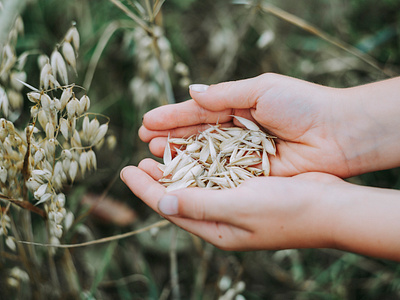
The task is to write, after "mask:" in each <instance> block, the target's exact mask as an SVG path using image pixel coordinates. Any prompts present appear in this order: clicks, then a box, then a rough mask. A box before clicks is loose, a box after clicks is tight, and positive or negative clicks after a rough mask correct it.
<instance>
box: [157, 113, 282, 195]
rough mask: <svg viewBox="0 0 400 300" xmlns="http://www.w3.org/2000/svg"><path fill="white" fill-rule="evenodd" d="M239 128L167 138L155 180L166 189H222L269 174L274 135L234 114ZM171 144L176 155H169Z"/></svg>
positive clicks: (215, 127)
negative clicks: (192, 187)
mask: <svg viewBox="0 0 400 300" xmlns="http://www.w3.org/2000/svg"><path fill="white" fill-rule="evenodd" d="M234 117H235V118H236V119H237V120H238V121H239V122H240V123H241V124H243V125H244V126H245V128H242V127H228V128H222V127H221V126H220V125H209V126H210V128H208V129H206V130H205V131H202V132H200V133H198V134H196V135H192V136H190V137H188V138H170V137H168V142H167V146H166V148H165V151H164V164H160V165H159V168H160V170H161V171H162V172H163V177H162V178H161V179H160V180H159V181H160V182H161V183H162V184H163V185H164V186H166V187H167V191H172V190H177V189H181V188H185V187H191V186H197V187H202V188H212V189H225V188H234V187H237V186H239V185H240V184H241V183H242V182H243V181H245V180H246V179H248V178H252V177H257V176H269V174H270V162H269V157H268V156H269V155H275V154H276V147H275V141H274V139H275V137H273V136H270V135H268V134H266V133H265V132H263V131H262V130H261V129H260V128H259V127H258V126H257V125H256V124H255V123H253V122H251V121H250V120H247V119H245V118H241V117H237V116H234ZM171 144H172V145H175V150H176V156H175V157H174V158H172V155H171Z"/></svg>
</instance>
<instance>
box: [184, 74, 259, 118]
mask: <svg viewBox="0 0 400 300" xmlns="http://www.w3.org/2000/svg"><path fill="white" fill-rule="evenodd" d="M265 75H266V74H264V75H260V76H258V77H254V78H249V79H244V80H238V81H229V82H223V83H218V84H214V85H210V86H209V85H205V84H192V85H190V86H189V92H190V96H191V97H192V98H193V99H194V100H195V101H196V102H197V103H198V104H199V105H200V106H202V107H205V108H207V109H208V110H212V111H222V110H224V109H232V108H234V109H247V108H253V107H255V106H256V104H257V100H258V99H259V98H260V96H261V95H262V93H263V92H264V91H265V86H264V85H265V78H264V77H265Z"/></svg>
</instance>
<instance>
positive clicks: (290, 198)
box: [122, 159, 348, 250]
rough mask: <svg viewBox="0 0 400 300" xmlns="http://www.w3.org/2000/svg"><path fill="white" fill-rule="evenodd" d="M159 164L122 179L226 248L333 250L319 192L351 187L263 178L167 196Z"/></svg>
mask: <svg viewBox="0 0 400 300" xmlns="http://www.w3.org/2000/svg"><path fill="white" fill-rule="evenodd" d="M157 164H158V163H157V162H155V161H154V160H152V159H145V160H143V161H142V162H141V163H140V164H139V167H133V166H132V167H127V168H125V169H124V170H123V171H122V178H123V180H124V182H125V183H126V184H127V185H128V187H129V188H130V189H131V190H132V192H133V193H134V194H136V196H138V197H139V198H141V199H142V200H143V201H144V202H145V203H146V204H147V205H149V206H150V207H151V208H152V209H154V210H155V211H156V212H157V213H159V214H161V215H162V216H164V217H166V218H167V219H169V220H170V221H172V222H173V223H175V224H176V225H178V226H180V227H181V228H183V229H185V230H187V231H189V232H191V233H193V234H195V235H197V236H199V237H201V238H203V239H204V240H206V241H208V242H210V243H212V244H214V245H215V246H217V247H219V248H221V249H225V250H258V249H286V248H316V247H329V246H331V244H330V243H331V241H332V239H331V236H330V235H329V234H327V233H329V231H330V229H331V228H332V224H329V221H328V220H329V219H330V218H329V217H328V216H327V215H326V214H327V212H329V209H327V207H328V208H329V203H323V202H321V201H320V195H321V193H325V194H326V192H327V190H328V189H330V188H331V187H334V186H336V185H342V184H345V185H346V184H348V183H344V182H343V181H342V180H341V179H339V178H337V177H335V176H332V175H327V174H322V173H307V174H302V175H298V176H294V177H259V178H252V179H249V180H247V181H245V182H244V183H243V184H242V185H240V186H239V187H237V188H235V189H225V190H211V189H201V188H186V189H182V190H176V191H173V192H171V193H168V194H166V192H165V188H164V187H163V186H162V185H161V184H160V183H158V182H157V180H158V179H159V178H160V177H161V176H162V173H161V171H160V170H159V169H158V168H157Z"/></svg>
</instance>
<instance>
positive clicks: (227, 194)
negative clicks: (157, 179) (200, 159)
mask: <svg viewBox="0 0 400 300" xmlns="http://www.w3.org/2000/svg"><path fill="white" fill-rule="evenodd" d="M247 196H248V195H247ZM240 197H243V195H241V192H240V189H239V188H238V189H225V190H212V189H202V188H186V189H181V190H177V191H173V192H171V193H168V194H166V195H164V197H163V198H161V199H160V202H159V203H158V209H159V211H161V212H162V213H163V214H165V215H168V216H179V217H183V218H189V219H194V220H200V221H216V222H222V223H228V224H231V225H236V226H239V227H241V226H242V225H243V224H242V221H241V220H240V218H239V217H238V216H237V213H238V212H240V213H242V212H244V211H245V210H246V207H245V206H246V204H245V203H244V202H243V201H240Z"/></svg>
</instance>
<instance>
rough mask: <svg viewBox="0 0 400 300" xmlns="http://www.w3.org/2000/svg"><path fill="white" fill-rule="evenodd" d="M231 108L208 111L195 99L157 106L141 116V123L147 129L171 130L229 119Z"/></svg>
mask: <svg viewBox="0 0 400 300" xmlns="http://www.w3.org/2000/svg"><path fill="white" fill-rule="evenodd" d="M231 114H232V113H231V110H230V109H227V110H221V111H218V112H216V111H213V112H210V111H209V110H208V109H206V108H204V107H201V106H199V105H198V104H197V103H196V102H195V101H193V100H188V101H185V102H182V103H177V104H170V105H164V106H160V107H157V108H155V109H153V110H151V111H149V112H148V113H146V114H145V115H144V116H143V125H144V126H145V127H146V128H147V129H149V130H171V129H174V128H179V127H187V126H192V125H198V124H207V123H214V124H215V123H217V122H219V123H224V122H227V121H229V120H230V119H231V117H230V115H231Z"/></svg>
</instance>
